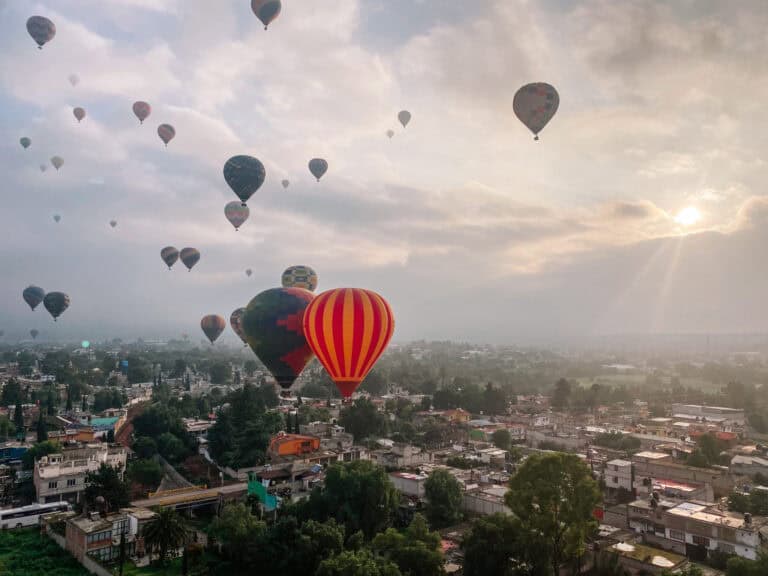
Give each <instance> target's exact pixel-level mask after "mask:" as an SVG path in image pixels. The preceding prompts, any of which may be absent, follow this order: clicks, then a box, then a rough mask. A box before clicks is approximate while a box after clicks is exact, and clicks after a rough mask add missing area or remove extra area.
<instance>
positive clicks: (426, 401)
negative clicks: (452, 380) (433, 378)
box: [419, 396, 432, 412]
mask: <svg viewBox="0 0 768 576" xmlns="http://www.w3.org/2000/svg"><path fill="white" fill-rule="evenodd" d="M430 408H432V397H431V396H424V397H423V398H422V399H421V403H420V404H419V409H420V410H421V411H422V412H428V411H429V410H430Z"/></svg>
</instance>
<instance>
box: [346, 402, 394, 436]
mask: <svg viewBox="0 0 768 576" xmlns="http://www.w3.org/2000/svg"><path fill="white" fill-rule="evenodd" d="M339 423H340V424H341V425H342V426H343V427H344V430H345V431H347V432H349V433H350V434H352V435H353V436H354V437H355V440H357V441H360V440H362V439H363V438H368V437H371V436H378V435H380V434H383V433H384V431H385V430H386V421H385V419H384V415H383V414H381V413H380V412H379V411H378V409H377V408H376V406H374V405H373V403H372V402H371V401H370V400H368V399H367V398H361V399H359V400H356V401H355V403H354V404H353V405H352V406H349V407H347V408H345V409H344V410H342V412H341V417H340V418H339Z"/></svg>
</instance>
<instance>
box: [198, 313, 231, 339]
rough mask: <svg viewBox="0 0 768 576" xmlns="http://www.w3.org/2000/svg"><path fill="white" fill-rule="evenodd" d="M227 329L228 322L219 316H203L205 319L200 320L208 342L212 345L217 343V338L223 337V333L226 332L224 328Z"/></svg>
mask: <svg viewBox="0 0 768 576" xmlns="http://www.w3.org/2000/svg"><path fill="white" fill-rule="evenodd" d="M226 327H227V322H226V320H224V318H222V317H221V316H219V315H218V314H209V315H208V316H203V319H202V320H200V328H202V329H203V332H204V333H205V335H206V336H207V337H208V340H210V341H211V344H213V343H214V342H215V341H216V338H218V337H219V336H221V333H222V332H224V328H226Z"/></svg>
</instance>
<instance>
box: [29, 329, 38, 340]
mask: <svg viewBox="0 0 768 576" xmlns="http://www.w3.org/2000/svg"><path fill="white" fill-rule="evenodd" d="M38 334H40V331H39V330H35V329H34V328H32V330H30V331H29V335H30V336H32V340H37V335H38Z"/></svg>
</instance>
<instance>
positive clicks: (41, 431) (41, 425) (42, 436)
mask: <svg viewBox="0 0 768 576" xmlns="http://www.w3.org/2000/svg"><path fill="white" fill-rule="evenodd" d="M46 440H48V426H47V425H46V424H45V418H44V417H43V410H42V407H41V409H40V415H39V416H38V418H37V441H38V442H45V441H46Z"/></svg>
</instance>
